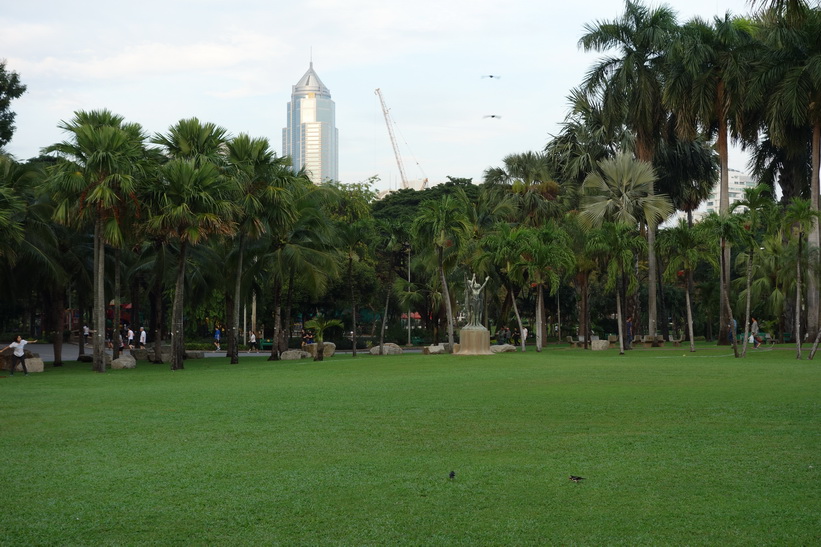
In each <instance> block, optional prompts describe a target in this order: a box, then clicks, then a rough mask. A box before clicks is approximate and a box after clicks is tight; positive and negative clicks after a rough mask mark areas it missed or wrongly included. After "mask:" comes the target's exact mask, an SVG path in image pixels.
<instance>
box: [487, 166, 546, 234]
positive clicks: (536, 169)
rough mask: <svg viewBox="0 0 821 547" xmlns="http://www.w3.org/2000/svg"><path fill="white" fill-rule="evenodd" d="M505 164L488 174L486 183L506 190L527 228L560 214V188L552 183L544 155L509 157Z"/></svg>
mask: <svg viewBox="0 0 821 547" xmlns="http://www.w3.org/2000/svg"><path fill="white" fill-rule="evenodd" d="M502 162H503V163H504V167H493V168H489V169H487V170H486V171H485V176H484V178H485V183H487V184H489V185H498V186H504V187H506V188H507V189H508V190H509V192H510V194H511V195H512V196H513V197H514V198H515V200H514V201H515V202H516V204H517V205H518V207H519V210H520V211H521V213H522V216H523V218H524V221H525V223H526V224H527V225H529V226H539V225H541V223H542V222H543V219H546V218H548V217H550V216H555V215H556V214H557V213H558V212H559V210H560V209H559V203H558V201H557V199H558V195H559V185H558V184H557V183H556V182H555V181H554V180H553V176H552V172H551V169H550V165H549V162H548V158H547V156H546V155H545V154H541V153H538V152H525V153H523V154H509V155H507V156H505V158H504V159H503V160H502Z"/></svg>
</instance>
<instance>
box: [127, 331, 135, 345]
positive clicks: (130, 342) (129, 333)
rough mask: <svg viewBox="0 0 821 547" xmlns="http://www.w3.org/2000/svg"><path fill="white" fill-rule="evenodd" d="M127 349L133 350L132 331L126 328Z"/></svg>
mask: <svg viewBox="0 0 821 547" xmlns="http://www.w3.org/2000/svg"><path fill="white" fill-rule="evenodd" d="M128 349H134V331H133V330H131V327H128Z"/></svg>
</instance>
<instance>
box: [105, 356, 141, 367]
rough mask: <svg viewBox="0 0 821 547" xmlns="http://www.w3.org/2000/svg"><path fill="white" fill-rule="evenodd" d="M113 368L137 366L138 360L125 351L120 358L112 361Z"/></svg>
mask: <svg viewBox="0 0 821 547" xmlns="http://www.w3.org/2000/svg"><path fill="white" fill-rule="evenodd" d="M111 368H112V370H123V369H127V368H129V369H130V368H137V360H136V359H135V358H134V356H133V355H129V354H127V353H123V354H121V355H120V357H119V358H117V359H114V360H113V361H111Z"/></svg>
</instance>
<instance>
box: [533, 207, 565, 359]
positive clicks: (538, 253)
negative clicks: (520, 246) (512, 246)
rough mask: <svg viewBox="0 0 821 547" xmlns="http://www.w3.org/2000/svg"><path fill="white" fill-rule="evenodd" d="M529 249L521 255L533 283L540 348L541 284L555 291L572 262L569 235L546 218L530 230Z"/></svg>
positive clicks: (542, 330)
mask: <svg viewBox="0 0 821 547" xmlns="http://www.w3.org/2000/svg"><path fill="white" fill-rule="evenodd" d="M528 235H529V236H530V237H529V240H530V241H529V244H528V247H529V249H528V250H525V252H524V254H523V258H524V260H525V269H526V271H527V277H528V278H529V279H530V282H531V284H535V285H536V351H542V345H543V337H544V316H545V313H544V287H545V285H547V286H548V287H549V289H550V294H551V295H555V294H556V291H558V289H559V284H560V282H561V279H562V276H563V274H564V273H566V272H569V271H570V270H572V269H573V266H574V265H575V262H576V261H575V258H574V255H573V253H572V251H571V250H570V236H568V234H567V232H565V231H564V230H563V229H562V228H561V227H560V226H559V225H558V224H557V223H555V222H553V221H549V222H547V223H546V224H544V225H543V226H542V227H541V228H538V229H530V230H529V234H528Z"/></svg>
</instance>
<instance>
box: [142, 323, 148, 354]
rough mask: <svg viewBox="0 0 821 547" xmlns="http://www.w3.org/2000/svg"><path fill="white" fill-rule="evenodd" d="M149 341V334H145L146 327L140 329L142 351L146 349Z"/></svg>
mask: <svg viewBox="0 0 821 547" xmlns="http://www.w3.org/2000/svg"><path fill="white" fill-rule="evenodd" d="M147 340H148V334H146V332H145V328H144V327H140V349H145V343H146V341H147Z"/></svg>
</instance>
